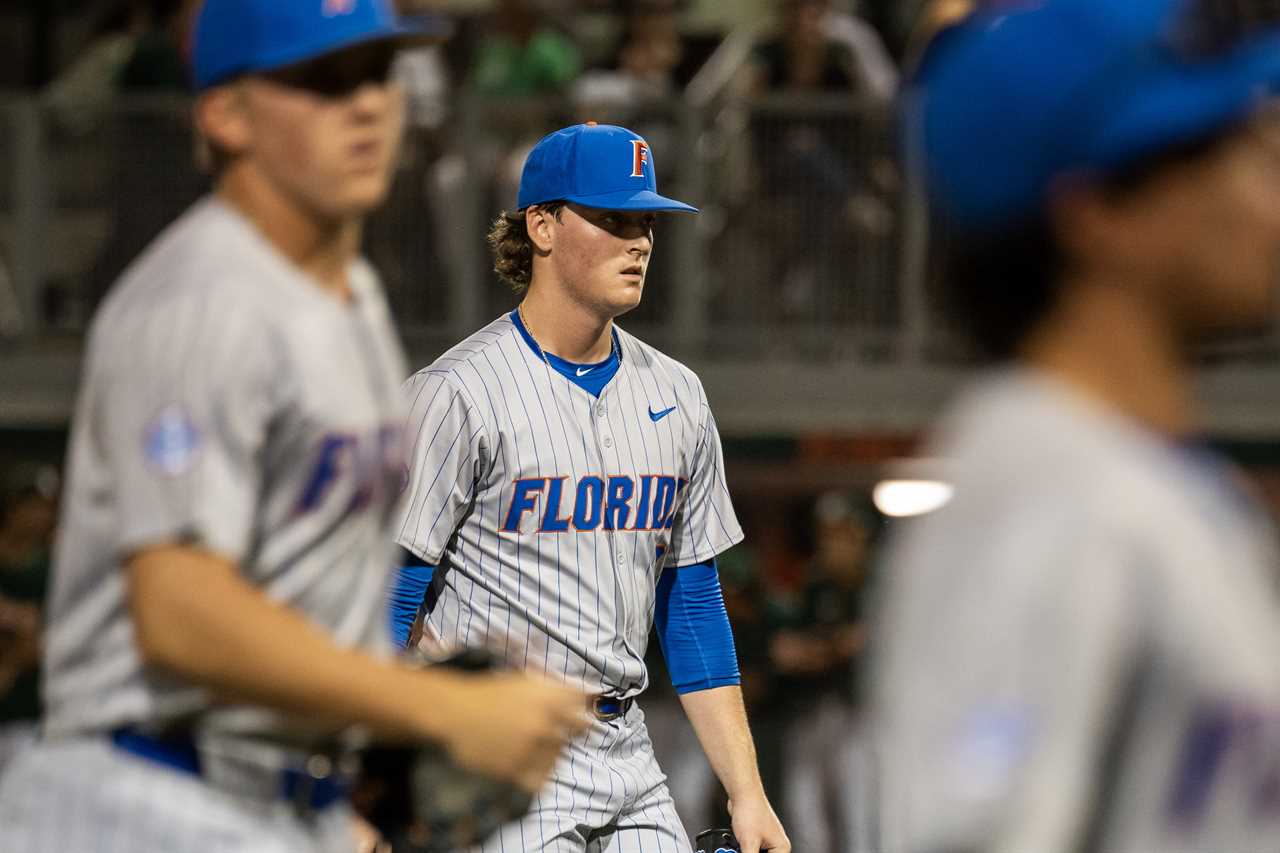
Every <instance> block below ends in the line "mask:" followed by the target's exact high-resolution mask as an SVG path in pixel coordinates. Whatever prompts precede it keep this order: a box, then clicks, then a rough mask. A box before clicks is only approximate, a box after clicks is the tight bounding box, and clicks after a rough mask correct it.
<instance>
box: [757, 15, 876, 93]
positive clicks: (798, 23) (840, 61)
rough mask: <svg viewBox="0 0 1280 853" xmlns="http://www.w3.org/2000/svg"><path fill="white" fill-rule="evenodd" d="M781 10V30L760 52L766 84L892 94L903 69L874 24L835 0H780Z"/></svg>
mask: <svg viewBox="0 0 1280 853" xmlns="http://www.w3.org/2000/svg"><path fill="white" fill-rule="evenodd" d="M779 11H780V15H781V21H782V26H781V31H780V32H779V34H778V35H777V36H776V37H774V38H772V39H770V40H768V41H766V42H765V43H764V44H762V45H760V46H759V47H758V48H757V50H756V56H755V65H756V73H757V74H758V75H759V77H760V85H761V87H762V88H764V89H768V90H773V91H777V90H791V91H794V90H802V91H810V92H812V91H821V92H833V93H840V92H853V93H860V94H867V95H871V96H873V97H876V98H879V99H881V100H888V99H889V98H892V97H893V94H894V92H895V91H896V89H897V85H898V72H897V69H896V67H895V66H894V64H893V60H892V59H891V58H890V56H889V52H888V51H887V50H886V49H885V47H884V43H883V42H882V41H881V40H880V36H879V34H878V33H876V31H875V29H874V28H873V27H872V26H871V25H870V24H868V23H866V22H865V21H863V20H862V19H861V18H857V17H855V16H853V15H849V14H843V13H838V12H835V11H833V10H832V9H831V2H830V0H781V3H780V8H779Z"/></svg>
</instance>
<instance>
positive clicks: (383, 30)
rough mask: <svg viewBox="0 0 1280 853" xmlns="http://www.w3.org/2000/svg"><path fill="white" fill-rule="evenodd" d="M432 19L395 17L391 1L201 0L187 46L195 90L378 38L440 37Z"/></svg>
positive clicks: (439, 25) (442, 27) (441, 27)
mask: <svg viewBox="0 0 1280 853" xmlns="http://www.w3.org/2000/svg"><path fill="white" fill-rule="evenodd" d="M447 32H448V28H447V25H446V23H445V22H444V21H443V20H442V19H436V18H403V19H402V18H400V17H399V16H398V15H397V14H396V12H395V9H394V8H393V6H392V3H391V0H205V2H204V4H203V6H202V8H201V9H200V15H199V17H198V18H197V19H196V26H195V35H194V40H193V45H192V64H193V66H194V77H195V86H196V89H197V91H202V90H204V89H207V88H209V87H210V86H216V85H217V84H219V83H225V82H226V81H228V80H230V79H232V78H234V77H237V76H239V75H241V74H248V73H251V72H255V71H271V70H274V69H277V68H284V67H285V66H288V65H293V64H295V63H298V62H304V61H306V60H308V59H314V58H315V57H317V56H322V55H324V54H326V53H332V52H334V51H338V50H342V49H344V48H348V47H352V46H354V45H357V44H361V43H363V42H368V41H377V40H379V39H394V38H406V37H410V36H429V35H444V34H446V33H447Z"/></svg>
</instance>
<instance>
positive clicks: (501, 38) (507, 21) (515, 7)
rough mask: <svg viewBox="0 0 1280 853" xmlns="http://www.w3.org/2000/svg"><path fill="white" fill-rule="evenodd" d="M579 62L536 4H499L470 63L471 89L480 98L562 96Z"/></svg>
mask: <svg viewBox="0 0 1280 853" xmlns="http://www.w3.org/2000/svg"><path fill="white" fill-rule="evenodd" d="M581 70H582V56H581V54H580V53H579V51H578V47H577V45H576V44H574V42H573V40H572V39H571V38H569V36H568V35H566V34H565V33H563V32H561V31H560V30H559V29H557V28H556V27H554V26H553V25H552V24H551V22H550V21H549V20H548V19H547V17H546V16H545V15H544V14H543V13H542V12H541V11H540V10H539V9H538V8H537V6H536V5H535V0H498V2H497V4H496V8H495V9H494V11H493V14H492V16H491V17H490V19H489V24H488V29H487V30H486V32H485V33H484V34H483V35H482V36H481V37H480V41H479V43H478V45H477V46H476V51H475V56H474V57H473V60H472V65H471V73H470V81H469V84H470V87H471V89H472V90H473V91H475V92H477V93H479V94H481V95H492V96H498V97H520V96H528V95H548V94H558V93H561V92H564V91H565V90H566V89H567V87H568V85H569V84H570V83H572V82H573V80H574V78H576V77H577V76H578V73H579V72H580V71H581Z"/></svg>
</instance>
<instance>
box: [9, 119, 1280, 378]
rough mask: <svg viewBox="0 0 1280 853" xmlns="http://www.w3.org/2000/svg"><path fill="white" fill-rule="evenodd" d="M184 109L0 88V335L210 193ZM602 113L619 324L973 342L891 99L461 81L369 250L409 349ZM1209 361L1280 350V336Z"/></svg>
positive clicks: (86, 309)
mask: <svg viewBox="0 0 1280 853" xmlns="http://www.w3.org/2000/svg"><path fill="white" fill-rule="evenodd" d="M189 113H190V106H189V103H187V102H186V101H184V100H182V99H176V100H175V99H167V98H165V99H154V98H147V99H128V100H125V99H121V100H117V101H115V102H113V103H111V104H110V105H107V106H104V107H103V108H102V109H101V110H99V111H98V112H97V113H96V114H93V115H83V114H77V115H75V116H67V115H65V114H59V113H58V112H57V111H56V110H55V109H54V108H52V107H50V106H49V105H47V104H45V103H43V102H42V101H40V100H38V99H35V98H31V97H9V98H0V340H5V339H7V340H15V339H16V340H18V341H20V342H21V341H33V340H35V341H38V340H41V339H44V338H49V337H61V338H68V337H70V338H72V339H74V338H75V336H77V335H78V334H79V333H80V332H82V331H83V329H84V328H85V326H86V324H87V322H88V319H89V317H90V316H91V314H92V311H93V309H94V306H95V305H96V304H97V301H98V300H99V299H100V298H101V295H102V293H103V292H104V291H105V290H106V289H107V287H109V285H110V284H111V282H112V281H113V280H114V279H115V277H116V276H117V275H118V274H119V273H120V271H121V270H122V269H123V268H124V266H125V265H126V264H127V263H128V262H129V261H130V260H131V259H132V258H133V257H134V256H135V255H136V254H137V253H138V252H139V251H140V250H141V249H142V248H143V247H144V246H145V245H146V243H147V242H148V241H149V240H150V239H151V238H152V237H154V235H155V234H157V233H158V232H159V231H160V230H161V229H162V228H163V227H164V225H165V224H166V223H167V222H169V221H171V220H172V219H173V218H174V217H176V216H177V215H178V214H179V213H180V212H181V211H182V210H183V209H184V208H185V207H186V206H187V205H188V204H190V203H191V202H192V201H193V200H194V199H196V198H198V197H199V196H200V194H201V193H203V192H205V191H206V190H207V181H206V179H205V178H204V177H203V176H202V175H201V174H200V172H199V170H198V169H197V167H196V165H195V158H194V145H193V140H192V135H191V129H190V119H189ZM585 118H597V119H599V120H601V121H616V122H618V123H624V124H627V125H628V126H632V127H634V128H635V129H637V130H638V131H640V132H641V133H643V134H644V135H646V137H647V138H649V140H650V142H651V144H652V146H653V150H654V151H655V154H656V163H657V166H658V170H659V177H660V181H661V183H662V187H663V191H664V192H666V193H668V194H670V195H674V196H676V197H679V198H683V199H687V200H689V201H691V202H693V203H694V204H696V205H698V206H699V207H700V208H701V209H702V213H701V215H700V216H698V217H694V218H686V217H671V218H668V219H665V220H664V221H662V222H661V223H660V225H659V227H658V231H657V235H656V251H655V256H654V260H653V262H652V266H651V272H650V277H649V280H648V283H647V289H646V293H645V297H644V302H643V304H642V305H641V306H640V308H638V309H637V310H636V311H635V312H633V313H632V314H631V315H629V316H628V317H626V318H625V319H624V320H623V323H624V324H625V325H626V326H627V327H628V328H630V329H632V330H634V331H636V332H637V333H638V334H641V335H642V336H644V337H645V338H646V339H648V340H651V341H652V342H653V343H655V344H656V345H658V346H660V347H663V348H664V349H667V350H668V351H670V352H671V353H672V354H673V355H676V356H677V357H680V358H685V359H690V360H694V361H697V362H700V363H703V364H706V363H708V362H717V361H723V362H734V363H742V362H744V361H746V362H750V361H752V360H758V361H764V360H773V361H799V362H807V363H823V364H844V363H849V362H853V363H858V364H864V365H871V366H876V365H885V364H888V365H919V364H920V363H921V362H922V361H942V362H953V363H954V362H957V361H962V359H961V358H960V357H959V353H958V350H957V349H956V348H954V347H951V346H949V345H946V344H940V343H939V342H940V341H946V335H945V334H944V331H945V323H943V322H940V318H939V316H938V312H937V311H936V309H935V307H934V306H933V305H932V304H931V301H930V299H929V296H928V294H929V292H930V288H929V287H928V280H929V277H930V275H931V274H932V273H931V270H930V267H929V264H928V263H927V261H926V243H927V239H926V238H927V235H926V234H925V233H924V232H923V231H922V228H923V223H922V220H921V217H920V209H921V202H920V197H919V193H918V192H914V191H913V189H912V187H913V183H912V181H910V180H909V179H908V176H907V174H906V172H907V171H908V170H905V169H904V168H903V167H902V161H901V158H900V157H899V156H898V153H897V152H898V151H899V149H900V146H899V145H898V143H897V140H896V139H895V133H896V123H895V122H894V121H893V120H892V113H891V109H890V107H888V106H886V105H884V104H882V103H879V102H875V101H854V100H851V99H849V98H847V97H806V98H797V97H795V96H792V95H785V96H773V97H766V98H761V99H756V100H751V101H733V100H723V99H722V100H718V101H715V102H712V103H709V104H707V105H704V106H699V107H695V106H692V105H691V104H690V102H688V101H685V100H679V99H672V100H667V101H656V102H650V103H646V104H641V105H635V104H628V105H626V107H625V109H619V108H617V107H611V106H608V105H595V106H593V107H592V108H591V112H590V114H589V115H588V114H585V112H584V107H583V106H582V105H581V104H578V105H576V106H575V105H571V104H568V103H566V102H562V101H536V102H531V101H518V102H517V101H493V100H477V99H467V98H463V99H461V100H460V101H459V102H458V103H457V104H456V105H455V108H454V112H453V115H452V117H451V118H450V120H449V121H448V122H447V129H446V130H443V131H442V130H426V129H416V128H411V129H410V130H409V132H408V134H407V139H406V143H405V149H404V152H405V153H404V157H403V158H402V164H401V166H400V169H399V174H398V176H397V180H396V182H395V185H394V188H393V190H392V193H391V196H390V198H389V199H388V201H387V203H386V205H385V206H384V207H383V208H382V209H381V210H379V211H378V212H377V213H375V214H374V215H373V216H372V217H371V218H370V221H369V224H368V228H367V235H366V246H365V249H366V252H367V253H368V254H369V256H370V257H371V258H372V259H373V261H374V263H375V264H376V266H377V267H378V268H379V270H380V271H381V273H382V275H383V277H384V280H385V282H386V287H387V292H388V295H389V298H390V300H391V303H392V306H393V308H394V310H395V314H396V317H397V318H398V320H399V323H400V325H401V329H402V331H403V333H404V335H405V337H406V340H407V342H408V343H409V344H410V347H411V348H412V349H413V350H414V351H415V352H416V353H417V354H418V355H420V356H421V355H426V356H429V355H430V354H431V353H432V352H438V351H439V350H440V349H442V348H444V347H445V346H447V345H448V344H449V343H451V342H452V341H454V340H457V339H459V338H461V337H463V336H465V335H467V334H469V333H470V332H471V331H473V330H474V329H476V328H478V327H479V326H481V325H483V324H484V323H485V322H487V321H488V320H489V319H491V318H492V317H493V316H496V315H497V314H498V313H499V312H501V311H503V310H506V309H508V308H509V307H510V306H511V305H512V304H514V296H513V294H511V293H510V292H508V291H506V290H505V289H504V288H503V286H502V285H501V284H500V283H499V282H498V281H497V279H496V277H495V276H494V275H493V274H492V272H491V270H490V261H489V258H488V256H487V251H486V248H485V245H484V235H485V232H486V230H487V226H488V223H489V222H490V221H491V220H492V219H493V217H494V216H495V215H496V214H497V212H498V211H499V210H501V209H503V208H504V207H510V206H512V204H513V202H514V194H515V187H516V182H517V180H518V174H519V165H520V162H521V161H522V159H523V156H524V154H525V152H526V151H527V150H528V148H529V146H531V145H532V143H533V142H534V141H535V140H536V139H537V138H538V137H539V136H540V135H541V134H543V133H545V132H546V131H547V130H548V129H549V128H553V127H557V126H561V125H563V124H566V123H569V122H572V121H576V120H582V119H585ZM1215 358H1225V359H1230V360H1235V361H1239V360H1245V361H1247V362H1248V363H1259V362H1263V363H1266V364H1267V365H1268V366H1273V365H1277V364H1280V339H1277V337H1276V336H1274V335H1273V336H1271V337H1269V338H1266V339H1263V340H1260V341H1257V342H1252V343H1250V344H1248V345H1244V346H1237V347H1233V348H1232V349H1230V350H1224V351H1221V352H1220V353H1218V354H1216V355H1215Z"/></svg>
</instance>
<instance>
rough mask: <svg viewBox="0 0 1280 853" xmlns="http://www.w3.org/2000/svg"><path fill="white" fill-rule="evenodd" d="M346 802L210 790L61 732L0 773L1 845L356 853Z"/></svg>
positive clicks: (156, 852) (102, 742)
mask: <svg viewBox="0 0 1280 853" xmlns="http://www.w3.org/2000/svg"><path fill="white" fill-rule="evenodd" d="M354 849H355V838H354V836H353V834H352V827H351V812H350V810H349V809H348V807H347V806H346V805H345V804H341V803H340V804H335V805H333V806H330V807H329V808H327V809H325V810H324V811H322V812H320V813H318V814H316V815H313V816H310V817H308V818H306V819H303V818H300V817H299V816H298V815H297V813H296V812H294V810H293V809H292V807H290V806H289V804H287V803H285V802H282V801H279V802H271V803H263V802H259V801H255V800H248V799H245V798H239V797H235V796H233V795H231V794H227V793H224V792H222V791H218V790H215V789H213V788H211V787H209V786H208V785H207V784H205V783H204V782H203V781H202V780H200V779H199V778H197V777H195V776H192V775H189V774H187V773H183V772H181V771H178V770H172V769H170V768H167V767H164V766H162V765H159V764H156V763H154V762H151V761H148V760H146V759H143V758H138V757H136V756H134V755H131V754H129V753H126V752H122V751H120V750H119V749H117V748H116V747H114V746H113V745H112V744H111V743H110V742H109V741H108V740H107V739H106V738H105V737H80V738H59V739H55V740H47V741H41V742H38V743H37V744H36V745H35V746H32V747H31V748H30V749H27V750H25V751H24V752H23V753H22V754H21V755H19V756H18V757H17V758H16V759H15V760H14V762H13V763H12V765H10V767H9V768H8V769H7V770H6V772H5V774H4V776H3V777H0V850H3V851H5V852H6V853H8V851H14V853H18V851H21V853H87V851H93V853H250V851H252V852H253V853H353V851H354Z"/></svg>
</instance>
